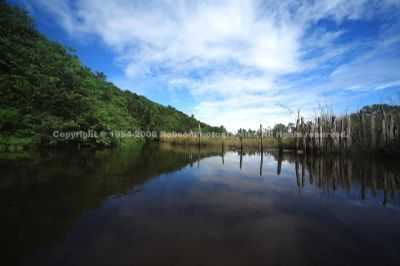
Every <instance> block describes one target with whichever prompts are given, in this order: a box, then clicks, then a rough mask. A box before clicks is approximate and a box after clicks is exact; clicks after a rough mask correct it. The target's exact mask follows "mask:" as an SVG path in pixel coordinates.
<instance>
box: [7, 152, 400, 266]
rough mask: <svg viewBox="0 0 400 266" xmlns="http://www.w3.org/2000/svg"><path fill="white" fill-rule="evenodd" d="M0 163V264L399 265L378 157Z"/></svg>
mask: <svg viewBox="0 0 400 266" xmlns="http://www.w3.org/2000/svg"><path fill="white" fill-rule="evenodd" d="M0 169H1V174H0V208H1V220H0V228H1V229H0V232H1V236H2V245H3V247H2V251H3V252H4V254H3V256H2V257H1V258H0V260H1V261H3V262H2V263H1V264H2V265H15V264H17V265H139V266H142V265H143V266H145V265H182V266H183V265H185V266H186V265H221V266H222V265H229V266H231V265H400V253H399V248H398V247H399V245H400V197H399V194H398V188H399V186H400V175H399V173H400V171H399V165H398V163H396V162H391V161H388V160H384V161H382V160H377V159H372V158H357V159H356V158H352V159H350V158H343V157H329V158H327V157H324V158H321V157H318V158H317V157H316V158H307V157H304V156H299V155H294V154H290V153H283V154H279V153H278V152H276V151H264V152H263V153H260V152H243V153H240V152H238V151H225V152H224V153H222V151H221V150H220V149H214V150H210V149H204V148H202V149H198V148H182V147H180V148H176V147H171V146H163V145H161V146H158V145H152V146H143V147H132V148H128V149H122V150H103V151H82V150H81V151H79V152H78V151H63V152H61V151H58V152H55V151H53V152H43V154H41V155H39V156H36V157H35V159H20V160H0Z"/></svg>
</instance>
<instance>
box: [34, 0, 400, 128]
mask: <svg viewBox="0 0 400 266" xmlns="http://www.w3.org/2000/svg"><path fill="white" fill-rule="evenodd" d="M399 2H400V1H395V0H388V1H367V0H353V1H348V0H324V1H306V0H304V1H290V0H281V1H278V0H265V1H261V0H254V1H239V0H238V1H235V0H223V1H211V0H205V1H184V0H182V1H179V0H176V1H174V0H165V1H145V0H139V1H128V0H113V1H111V0H104V1H101V2H99V1H97V0H77V1H74V3H73V4H71V3H69V2H68V1H66V0H65V1H64V0H60V1H47V0H34V3H35V4H36V6H38V7H40V8H44V9H45V10H47V11H48V12H50V13H51V14H53V15H55V16H56V17H57V19H58V20H59V22H60V23H61V24H62V26H63V27H64V28H65V29H66V30H67V31H68V32H69V33H70V34H72V35H75V34H79V36H85V35H86V34H89V35H94V36H96V37H98V38H99V39H100V40H102V41H103V42H104V43H105V44H107V45H108V46H109V47H111V48H112V49H114V51H115V52H116V53H117V54H118V58H116V60H118V61H119V62H120V63H121V64H122V65H123V67H124V71H125V74H126V80H133V81H134V80H137V79H138V78H141V79H143V77H148V78H151V77H154V76H156V77H162V79H163V80H164V81H165V86H166V87H169V88H179V89H186V90H189V91H190V92H191V93H192V94H193V95H194V97H196V99H197V101H198V106H196V107H194V108H193V109H194V113H195V115H196V116H197V117H199V118H201V119H204V120H205V121H206V122H209V123H211V124H214V125H220V124H224V125H226V126H227V127H228V128H229V129H237V128H238V127H257V125H258V124H259V123H260V122H262V121H267V122H264V123H268V124H273V123H276V122H278V121H284V122H285V121H289V120H290V119H292V114H290V112H289V111H288V110H286V109H285V108H283V107H282V104H283V105H285V106H290V107H291V108H292V109H294V110H297V109H302V110H303V111H304V112H305V115H311V113H312V109H313V108H315V106H316V105H318V104H321V103H324V102H325V101H326V100H332V99H329V97H328V98H327V97H324V96H322V93H323V92H326V91H331V90H335V89H346V88H353V89H354V88H361V87H365V86H366V85H370V86H372V85H374V86H375V88H376V89H379V88H384V87H385V86H384V84H390V83H391V82H395V81H397V80H399V79H400V77H399V74H397V73H394V71H392V70H389V71H388V72H390V73H384V72H385V71H383V70H382V68H385V67H386V66H387V61H386V59H384V58H383V59H382V60H380V61H379V60H376V61H371V60H370V59H365V58H364V59H359V60H358V61H357V60H356V61H354V62H346V63H347V64H346V65H343V66H340V67H339V68H338V69H337V70H336V71H335V73H334V74H332V75H330V76H329V74H328V75H327V76H326V79H327V81H329V82H330V83H331V84H324V85H320V84H319V85H315V84H312V81H313V80H315V79H318V78H320V77H319V75H320V74H319V73H315V74H314V75H311V76H308V77H302V78H301V79H295V80H290V79H288V78H287V77H288V75H289V76H290V75H298V74H301V73H303V72H312V71H315V70H318V69H319V68H320V69H322V68H323V67H326V68H328V67H329V66H330V65H329V63H330V62H331V61H332V60H335V59H337V58H340V57H341V56H343V55H344V54H346V53H349V52H351V51H352V49H356V48H357V47H359V46H360V45H365V44H364V43H361V44H360V43H343V44H337V43H336V41H337V40H338V38H341V37H342V36H343V35H344V34H345V33H346V30H345V29H344V30H342V29H340V30H328V29H326V28H321V27H316V24H317V22H318V21H320V20H321V19H323V18H329V19H332V20H334V21H335V23H336V24H337V25H340V24H341V22H342V21H344V20H345V19H351V20H361V19H369V18H372V17H374V16H378V15H380V14H382V12H384V11H386V10H388V9H393V8H398V7H400V6H399ZM385 32H388V33H390V32H391V34H392V36H391V38H387V37H388V36H383V37H384V38H382V39H381V40H380V41H379V43H380V44H381V45H380V46H379V47H378V46H377V47H376V49H375V50H379V51H380V52H382V51H384V50H385V49H386V50H387V49H388V47H392V46H393V45H396V44H398V42H399V39H398V37H397V36H396V35H395V32H396V30H393V27H392V28H390V27H389V29H385ZM396 38H397V39H396ZM377 43H378V41H375V42H374V41H371V45H372V46H376V45H377ZM385 45H386V46H385ZM385 47H386V48H385ZM369 56H370V58H371V57H372V58H374V56H373V55H369ZM375 57H376V56H375ZM392 61H393V62H392V64H391V66H398V58H394V59H392ZM379 69H380V70H379ZM397 69H398V68H397ZM366 73H367V74H368V75H370V77H369V78H368V79H366V78H365V74H366ZM354 76H356V77H357V79H358V80H359V81H360V82H361V83H357V84H355V83H354V80H355V79H354ZM366 80H368V82H367V81H366ZM126 82H127V81H124V82H122V81H121V82H120V83H121V84H127V83H126ZM133 86H134V87H137V86H140V85H137V84H134V85H133ZM339 86H340V87H339ZM128 87H131V86H128Z"/></svg>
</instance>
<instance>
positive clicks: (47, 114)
mask: <svg viewBox="0 0 400 266" xmlns="http://www.w3.org/2000/svg"><path fill="white" fill-rule="evenodd" d="M198 123H199V121H198V120H196V119H195V118H194V117H189V116H187V115H186V114H184V113H182V112H179V111H177V110H176V109H174V108H172V107H165V106H162V105H160V104H157V103H155V102H152V101H150V100H148V99H147V98H145V97H143V96H139V95H137V94H135V93H132V92H129V91H122V90H120V89H119V88H117V87H116V86H114V85H113V84H112V83H110V82H108V81H107V79H106V77H105V76H104V74H102V73H97V72H96V73H94V72H93V71H91V70H90V69H89V68H87V67H85V66H84V65H82V63H81V62H80V60H79V58H78V57H77V56H76V55H74V53H73V51H70V50H69V49H66V48H64V47H63V46H62V45H60V44H58V43H55V42H52V41H49V40H48V39H47V38H46V37H45V36H43V35H42V34H41V33H39V32H38V31H37V30H36V29H35V26H34V22H33V21H32V19H31V18H30V17H29V16H28V15H27V13H26V12H25V11H24V10H21V9H20V8H18V7H14V6H10V5H9V4H7V3H6V1H4V0H0V135H1V141H2V142H3V143H4V142H5V143H6V142H10V141H18V140H21V141H22V140H23V141H25V142H27V143H29V142H37V143H44V144H46V143H56V140H54V139H52V136H51V132H53V131H54V130H63V131H72V130H96V131H100V130H111V129H117V130H128V129H131V130H132V129H149V130H166V131H171V130H174V131H181V132H182V131H188V130H191V129H197V128H198ZM201 125H202V129H203V130H204V131H211V130H213V131H221V130H223V129H222V128H213V127H210V126H208V125H206V124H204V123H201ZM90 141H92V142H93V141H95V140H90ZM102 141H104V140H102ZM109 141H112V140H110V139H108V140H107V141H106V142H109Z"/></svg>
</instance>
